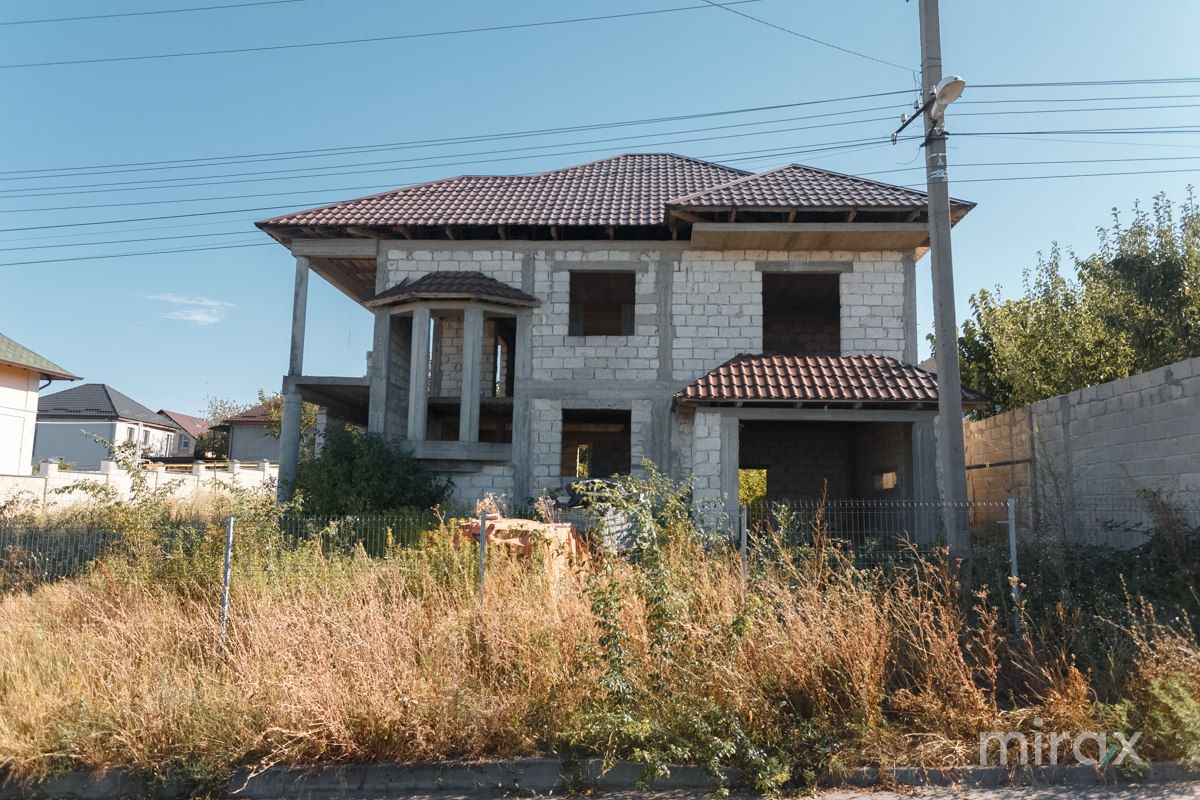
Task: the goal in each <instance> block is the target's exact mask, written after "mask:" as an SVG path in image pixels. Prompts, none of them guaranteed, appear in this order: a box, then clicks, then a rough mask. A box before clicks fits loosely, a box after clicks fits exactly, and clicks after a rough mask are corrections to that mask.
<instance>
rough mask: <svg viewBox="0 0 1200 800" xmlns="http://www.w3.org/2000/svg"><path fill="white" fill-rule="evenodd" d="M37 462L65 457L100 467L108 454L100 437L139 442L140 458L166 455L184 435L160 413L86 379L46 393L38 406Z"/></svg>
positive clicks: (79, 465) (92, 467)
mask: <svg viewBox="0 0 1200 800" xmlns="http://www.w3.org/2000/svg"><path fill="white" fill-rule="evenodd" d="M37 409H38V410H37V435H36V437H35V438H34V443H33V457H34V460H35V461H37V462H41V461H62V462H66V463H68V464H73V465H74V466H75V468H76V469H80V470H96V469H99V468H100V462H101V461H104V460H106V459H107V458H108V448H107V446H106V445H105V444H104V442H102V441H97V439H102V440H104V441H105V442H112V443H114V444H121V443H124V442H133V443H136V445H137V447H138V451H139V453H140V455H141V457H142V458H149V459H153V458H163V457H166V456H169V455H171V454H172V453H173V452H174V451H175V449H176V445H175V439H176V436H177V435H178V434H179V433H180V429H179V426H177V425H176V424H175V423H174V422H172V421H171V420H170V419H168V418H166V417H164V416H163V415H162V414H156V413H155V412H153V411H151V410H150V409H149V408H147V407H146V406H144V405H142V404H141V403H139V402H137V401H135V400H133V399H131V398H129V397H128V396H126V395H124V394H122V393H121V392H118V391H117V390H116V389H114V388H112V387H111V386H106V385H105V384H103V383H85V384H83V385H81V386H72V387H71V388H70V389H64V390H63V391H61V392H55V393H54V394H48V395H44V396H42V397H41V398H40V399H39V400H38V406H37Z"/></svg>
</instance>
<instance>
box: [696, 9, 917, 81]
mask: <svg viewBox="0 0 1200 800" xmlns="http://www.w3.org/2000/svg"><path fill="white" fill-rule="evenodd" d="M704 2H705V3H708V4H709V5H710V6H712V7H713V8H720V9H723V10H725V11H728V12H729V13H730V14H737V15H738V16H739V17H744V18H745V19H748V20H751V21H752V22H757V23H758V24H759V25H766V26H767V27H768V28H774V29H775V30H777V31H783V32H784V33H790V34H791V35H792V36H799V37H800V38H801V39H805V40H807V41H810V42H813V43H814V44H819V45H821V46H822V47H828V48H830V49H832V50H837V51H839V52H842V53H847V54H849V55H852V56H858V57H859V58H865V59H867V60H868V61H874V62H875V63H876V64H884V65H886V66H889V67H895V68H896V69H902V70H904V71H905V72H913V68H912V67H906V66H904V65H902V64H897V63H895V62H893V61H887V60H885V59H882V58H876V57H875V56H871V55H867V54H866V53H860V52H859V51H857V50H851V49H850V48H848V47H842V46H841V45H837V44H833V43H832V42H827V41H825V40H823V39H818V38H817V37H815V36H809V35H808V34H807V33H801V32H800V31H796V30H792V29H791V28H785V27H784V26H783V25H778V24H776V23H774V22H770V21H769V20H765V19H762V18H760V17H754V16H751V15H750V14H747V13H745V12H743V11H738V10H737V9H735V8H730V7H729V6H731V5H734V4H733V3H718V2H716V0H704Z"/></svg>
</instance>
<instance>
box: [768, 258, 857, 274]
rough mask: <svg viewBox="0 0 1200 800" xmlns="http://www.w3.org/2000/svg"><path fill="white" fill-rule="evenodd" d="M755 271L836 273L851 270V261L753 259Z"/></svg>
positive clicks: (852, 265)
mask: <svg viewBox="0 0 1200 800" xmlns="http://www.w3.org/2000/svg"><path fill="white" fill-rule="evenodd" d="M754 269H755V270H756V271H757V272H810V273H812V274H814V275H836V274H838V273H840V272H853V271H854V262H853V261H755V262H754Z"/></svg>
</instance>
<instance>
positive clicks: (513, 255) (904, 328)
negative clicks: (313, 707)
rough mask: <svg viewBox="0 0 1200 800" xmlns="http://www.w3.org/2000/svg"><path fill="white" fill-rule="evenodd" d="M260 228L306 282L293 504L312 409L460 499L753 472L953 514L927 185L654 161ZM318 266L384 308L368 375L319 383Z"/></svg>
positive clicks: (706, 486)
mask: <svg viewBox="0 0 1200 800" xmlns="http://www.w3.org/2000/svg"><path fill="white" fill-rule="evenodd" d="M971 208H972V204H970V203H964V202H960V201H954V202H953V204H952V222H957V221H958V220H959V219H961V218H962V217H963V215H965V214H966V213H967V212H968V211H969V210H970V209H971ZM258 226H259V228H261V229H262V230H263V231H265V232H266V233H268V234H270V235H271V236H272V237H274V238H275V239H276V240H277V241H279V242H280V243H281V244H283V245H284V246H286V247H287V248H288V249H289V250H291V252H292V254H293V255H295V256H296V265H297V274H296V295H295V307H294V314H293V325H292V350H291V354H292V355H291V362H290V374H289V375H288V376H287V377H285V379H284V383H283V389H284V395H285V402H284V419H283V435H282V439H283V447H282V458H281V468H280V472H281V485H283V486H285V487H286V486H287V485H288V483H289V478H290V476H292V475H294V471H295V468H296V458H297V455H296V454H297V452H298V448H299V412H300V405H301V400H305V401H309V402H312V403H315V404H317V405H318V406H320V407H321V408H322V409H323V410H324V412H325V413H326V415H327V416H338V417H340V418H342V419H344V420H347V421H350V422H357V423H359V424H365V425H366V427H367V428H368V429H369V430H370V431H374V432H377V433H379V434H382V435H383V436H385V437H387V438H388V439H390V440H393V441H400V442H405V443H406V444H407V446H408V447H409V448H411V449H412V450H413V452H414V453H415V455H416V456H417V457H418V458H421V459H423V460H425V461H426V462H427V463H428V464H429V465H430V466H431V467H433V468H434V469H435V470H437V471H438V472H441V473H445V474H448V475H450V476H451V477H452V478H453V479H454V482H455V486H456V493H457V494H458V495H459V496H460V497H462V498H464V499H469V498H471V497H478V496H479V495H480V494H481V493H483V492H485V491H494V492H506V493H508V494H509V495H510V496H511V497H515V498H517V499H523V498H526V497H529V496H532V495H535V494H536V493H537V492H538V491H539V489H541V488H542V487H556V486H561V485H563V484H564V483H567V482H569V481H571V480H572V479H573V478H574V477H575V476H578V475H580V474H583V473H587V474H590V475H591V476H593V477H597V476H604V475H608V474H612V473H628V472H629V471H630V470H631V469H636V468H637V467H638V465H639V464H640V463H641V461H642V459H650V460H651V461H653V462H654V463H656V464H658V465H659V466H660V467H662V468H664V469H666V470H668V471H669V472H670V473H672V474H673V475H675V476H678V477H685V476H691V477H692V478H693V480H694V486H695V490H694V491H695V496H696V497H697V498H699V499H701V500H711V501H715V500H718V499H719V498H725V499H726V502H729V503H732V504H736V502H737V494H738V492H737V486H738V475H739V470H740V469H765V470H766V472H767V492H768V496H769V497H775V498H783V497H812V496H816V495H818V494H820V492H821V491H822V488H823V486H825V485H826V484H827V485H828V488H829V494H830V496H832V497H849V498H896V499H905V498H913V499H933V498H935V497H936V496H937V492H936V478H935V469H934V458H935V456H934V446H933V445H934V441H933V420H934V416H935V414H936V412H937V407H938V398H937V387H936V383H935V381H934V379H933V377H932V376H931V375H929V374H928V373H926V372H924V371H922V370H920V369H918V368H917V367H915V366H912V365H913V364H914V363H915V362H916V360H917V319H916V286H917V281H916V262H917V259H918V258H920V257H921V256H922V255H923V254H924V253H925V252H926V250H927V248H928V246H929V240H928V220H927V202H926V197H925V195H924V194H923V193H922V192H917V191H913V190H911V189H906V188H902V187H899V186H891V185H887V184H882V183H878V182H876V181H871V180H865V179H861V178H855V177H851V176H848V175H842V174H839V173H834V172H828V171H826V170H821V169H816V168H812V167H805V166H798V165H790V166H785V167H781V168H778V169H774V170H770V171H767V172H762V173H758V174H751V173H748V172H744V171H742V170H739V169H734V168H731V167H726V166H722V165H720V164H714V163H709V162H705V161H700V160H697V159H693V158H685V157H682V156H676V155H668V154H641V155H624V156H618V157H615V158H608V159H604V160H601V161H597V162H594V163H590V164H584V165H581V166H576V167H569V168H566V169H560V170H554V171H551V172H546V173H541V174H537V175H530V176H487V177H483V176H464V177H458V178H450V179H447V180H441V181H435V182H433V183H428V184H423V185H419V186H412V187H408V188H404V189H399V190H396V191H392V192H385V193H383V194H378V195H374V196H371V197H366V198H362V199H358V200H350V201H347V202H343V203H337V204H334V205H330V206H325V207H323V208H318V209H313V210H310V211H301V212H297V213H292V214H286V215H283V216H280V217H275V218H273V219H269V220H265V221H263V222H260V223H258ZM310 270H311V271H312V272H315V273H317V274H318V275H320V276H322V277H324V278H325V279H326V280H328V281H329V282H330V283H331V284H333V285H334V286H335V287H336V288H338V289H339V290H341V291H342V292H343V293H345V294H346V295H348V296H349V297H351V298H352V299H354V300H355V301H357V302H358V303H359V304H360V305H361V306H362V307H363V308H364V309H365V310H367V311H368V312H370V313H371V314H373V315H374V320H375V334H374V348H373V350H372V355H371V358H370V361H369V369H368V374H367V375H366V376H356V375H351V376H346V377H341V376H310V375H305V374H304V373H303V363H302V356H303V337H304V311H305V306H306V303H307V299H306V298H307V285H308V284H307V282H308V275H309V272H310Z"/></svg>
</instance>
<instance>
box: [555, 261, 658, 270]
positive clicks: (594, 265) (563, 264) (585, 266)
mask: <svg viewBox="0 0 1200 800" xmlns="http://www.w3.org/2000/svg"><path fill="white" fill-rule="evenodd" d="M550 270H551V271H552V272H649V271H650V262H648V261H629V260H625V261H619V260H618V261H551V262H550Z"/></svg>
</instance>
